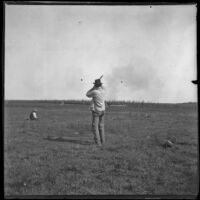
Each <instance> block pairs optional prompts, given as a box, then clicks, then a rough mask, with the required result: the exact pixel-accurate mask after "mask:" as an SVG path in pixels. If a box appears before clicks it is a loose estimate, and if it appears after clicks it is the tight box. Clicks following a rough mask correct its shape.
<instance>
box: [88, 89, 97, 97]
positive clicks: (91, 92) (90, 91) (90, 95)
mask: <svg viewBox="0 0 200 200" xmlns="http://www.w3.org/2000/svg"><path fill="white" fill-rule="evenodd" d="M94 95H95V91H94V90H89V91H88V92H87V93H86V96H87V97H93V96H94Z"/></svg>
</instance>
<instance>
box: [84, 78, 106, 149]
mask: <svg viewBox="0 0 200 200" xmlns="http://www.w3.org/2000/svg"><path fill="white" fill-rule="evenodd" d="M86 96H87V97H90V98H92V103H93V106H92V107H91V111H92V131H93V134H94V140H95V143H96V144H97V145H99V146H101V145H102V144H104V143H105V133H104V116H105V88H104V87H103V86H102V83H101V79H96V80H95V82H94V87H93V88H92V89H90V90H89V91H88V92H87V93H86Z"/></svg>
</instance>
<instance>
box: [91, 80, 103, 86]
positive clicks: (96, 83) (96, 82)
mask: <svg viewBox="0 0 200 200" xmlns="http://www.w3.org/2000/svg"><path fill="white" fill-rule="evenodd" d="M93 84H94V85H95V86H101V85H102V82H101V80H100V79H96V80H95V82H94V83H93Z"/></svg>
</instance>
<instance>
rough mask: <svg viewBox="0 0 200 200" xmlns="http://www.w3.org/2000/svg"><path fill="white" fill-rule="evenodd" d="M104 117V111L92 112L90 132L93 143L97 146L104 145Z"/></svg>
mask: <svg viewBox="0 0 200 200" xmlns="http://www.w3.org/2000/svg"><path fill="white" fill-rule="evenodd" d="M104 116H105V112H104V111H99V112H96V111H92V132H93V134H94V141H95V143H96V144H97V145H99V146H101V145H102V144H104V143H105V133H104Z"/></svg>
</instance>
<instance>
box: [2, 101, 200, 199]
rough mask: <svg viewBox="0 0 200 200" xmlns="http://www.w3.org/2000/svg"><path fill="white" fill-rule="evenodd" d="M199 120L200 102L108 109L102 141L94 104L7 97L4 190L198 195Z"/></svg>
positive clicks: (6, 193)
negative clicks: (34, 117)
mask: <svg viewBox="0 0 200 200" xmlns="http://www.w3.org/2000/svg"><path fill="white" fill-rule="evenodd" d="M33 108H37V109H38V116H39V118H40V119H39V120H38V121H29V120H26V119H27V117H28V116H29V113H30V112H31V111H32V109H33ZM146 114H148V116H147V115H146ZM197 120H198V119H197V105H196V104H177V105H161V104H155V105H148V104H143V105H140V104H134V105H127V106H126V107H109V108H108V110H107V113H106V117H105V131H106V144H105V146H104V147H96V145H95V144H94V141H93V135H92V133H91V113H90V111H89V109H88V105H59V104H55V103H47V102H45V103H36V102H8V103H6V105H5V119H4V191H5V195H8V196H9V195H92V194H95V195H101V194H103V195H119V194H122V195H146V194H149V195H196V194H197V193H198V171H197V170H198V166H197V165H198V159H197V158H198V122H197ZM172 137H176V143H175V144H174V145H173V146H172V147H168V148H165V146H164V145H163V144H164V142H165V140H166V139H171V138H172Z"/></svg>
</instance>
